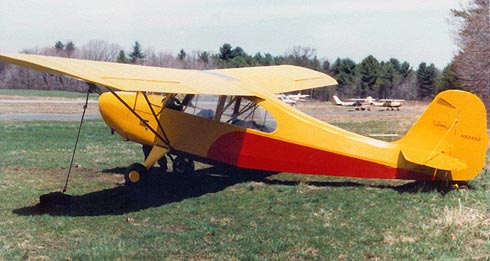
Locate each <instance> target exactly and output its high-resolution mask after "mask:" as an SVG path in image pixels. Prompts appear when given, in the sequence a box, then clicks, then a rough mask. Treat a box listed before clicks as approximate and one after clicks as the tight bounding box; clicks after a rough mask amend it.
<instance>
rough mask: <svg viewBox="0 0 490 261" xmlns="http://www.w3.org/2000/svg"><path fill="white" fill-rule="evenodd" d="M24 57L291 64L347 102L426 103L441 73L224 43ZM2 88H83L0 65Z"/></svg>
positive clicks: (185, 64) (325, 93) (61, 47)
mask: <svg viewBox="0 0 490 261" xmlns="http://www.w3.org/2000/svg"><path fill="white" fill-rule="evenodd" d="M22 53H28V54H40V55H51V56H60V57H67V58H79V59H88V60H95V61H108V62H118V63H130V64H139V65H146V66H158V67H168V68H181V69H216V68H238V67H248V66H270V65H281V64H290V65H297V66H303V67H307V68H311V69H313V70H317V71H321V72H324V73H327V74H329V75H331V76H333V77H335V78H336V79H337V81H338V83H339V84H338V86H337V87H336V89H335V92H336V93H337V94H338V95H340V96H345V97H347V96H348V97H366V96H373V97H377V98H395V97H403V98H406V99H416V98H429V97H431V96H432V95H433V94H435V93H436V90H437V88H438V87H437V82H438V79H439V78H440V77H441V75H443V74H441V73H440V72H439V71H438V70H437V69H436V68H435V66H434V64H431V65H428V66H427V65H426V63H421V64H420V65H419V68H418V70H417V71H414V70H413V68H412V66H411V65H410V64H409V63H408V62H406V61H404V62H400V61H399V60H398V59H396V58H391V59H390V60H388V61H378V60H377V59H376V58H375V57H374V56H372V55H370V56H368V57H366V58H365V59H364V60H362V61H361V62H360V63H356V62H354V61H353V60H352V59H350V58H337V59H336V60H335V61H334V62H333V63H331V62H330V61H328V60H323V61H322V60H320V59H319V58H318V56H317V53H316V50H315V49H314V48H311V47H302V46H295V47H293V48H292V49H291V50H290V51H288V52H286V54H284V55H280V56H274V55H272V54H270V53H261V52H257V53H255V54H253V55H250V54H248V53H247V52H246V51H245V50H244V49H243V48H241V47H240V46H232V45H231V44H228V43H225V44H223V45H222V46H220V47H219V48H218V51H217V52H216V53H213V52H211V51H193V52H190V53H188V52H186V51H185V50H184V49H181V50H180V51H179V52H178V53H177V54H173V53H170V52H164V51H154V50H153V49H150V48H147V49H143V47H142V46H141V44H140V43H139V42H138V41H136V42H135V43H134V45H133V46H132V48H131V50H130V51H124V50H122V49H121V47H120V45H119V44H116V43H110V42H108V41H105V40H92V41H89V42H88V43H87V44H84V45H82V46H81V47H77V46H76V45H75V43H73V42H72V41H68V42H66V43H63V42H61V41H57V42H55V43H54V45H53V46H52V47H45V48H41V49H25V50H23V51H22ZM0 70H1V72H0V88H26V89H46V90H53V89H55V90H67V89H68V90H76V91H83V90H84V89H85V86H84V84H83V83H79V82H77V81H75V80H72V79H69V78H66V77H62V76H55V75H49V74H46V73H40V72H34V71H30V70H28V69H24V68H20V67H16V66H9V65H5V64H3V65H1V67H0ZM310 94H312V95H313V96H314V97H315V98H318V99H323V100H324V99H328V98H329V96H330V95H331V94H332V91H331V90H330V89H319V90H312V91H311V93H310Z"/></svg>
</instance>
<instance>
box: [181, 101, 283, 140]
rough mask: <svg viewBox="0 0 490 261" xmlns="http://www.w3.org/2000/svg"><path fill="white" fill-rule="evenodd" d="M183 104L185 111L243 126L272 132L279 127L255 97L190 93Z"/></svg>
mask: <svg viewBox="0 0 490 261" xmlns="http://www.w3.org/2000/svg"><path fill="white" fill-rule="evenodd" d="M182 105H183V108H184V112H185V113H188V114H191V115H195V116H198V117H202V118H206V119H210V120H216V121H220V122H223V123H227V124H231V125H235V126H239V127H242V128H250V129H255V130H259V131H262V132H267V133H270V132H273V131H274V130H275V129H276V127H277V125H276V121H275V120H274V118H273V117H272V115H271V114H270V113H268V112H267V110H266V109H265V108H263V107H261V106H259V105H258V104H257V102H256V101H255V98H254V97H250V98H249V97H240V96H216V95H192V96H189V95H188V96H186V97H185V98H184V99H183V101H182Z"/></svg>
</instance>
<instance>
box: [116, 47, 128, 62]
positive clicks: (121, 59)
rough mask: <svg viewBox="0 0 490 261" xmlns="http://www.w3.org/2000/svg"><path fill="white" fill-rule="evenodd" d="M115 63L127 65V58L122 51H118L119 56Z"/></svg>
mask: <svg viewBox="0 0 490 261" xmlns="http://www.w3.org/2000/svg"><path fill="white" fill-rule="evenodd" d="M117 62H118V63H127V62H128V58H127V57H126V52H124V51H123V50H120V51H119V55H118V56H117Z"/></svg>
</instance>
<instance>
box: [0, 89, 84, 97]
mask: <svg viewBox="0 0 490 261" xmlns="http://www.w3.org/2000/svg"><path fill="white" fill-rule="evenodd" d="M0 95H15V96H26V97H62V98H85V96H86V95H87V94H86V93H80V92H68V91H46V90H25V89H0Z"/></svg>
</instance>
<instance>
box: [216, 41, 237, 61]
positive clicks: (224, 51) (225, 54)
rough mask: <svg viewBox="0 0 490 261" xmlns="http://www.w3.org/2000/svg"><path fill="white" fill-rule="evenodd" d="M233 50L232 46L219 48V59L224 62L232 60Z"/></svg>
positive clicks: (226, 45) (224, 45)
mask: <svg viewBox="0 0 490 261" xmlns="http://www.w3.org/2000/svg"><path fill="white" fill-rule="evenodd" d="M231 49H232V48H231V44H227V43H225V44H223V46H221V47H220V48H219V54H218V58H219V59H220V60H224V61H228V60H230V59H232V58H233V57H232V56H231Z"/></svg>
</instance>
